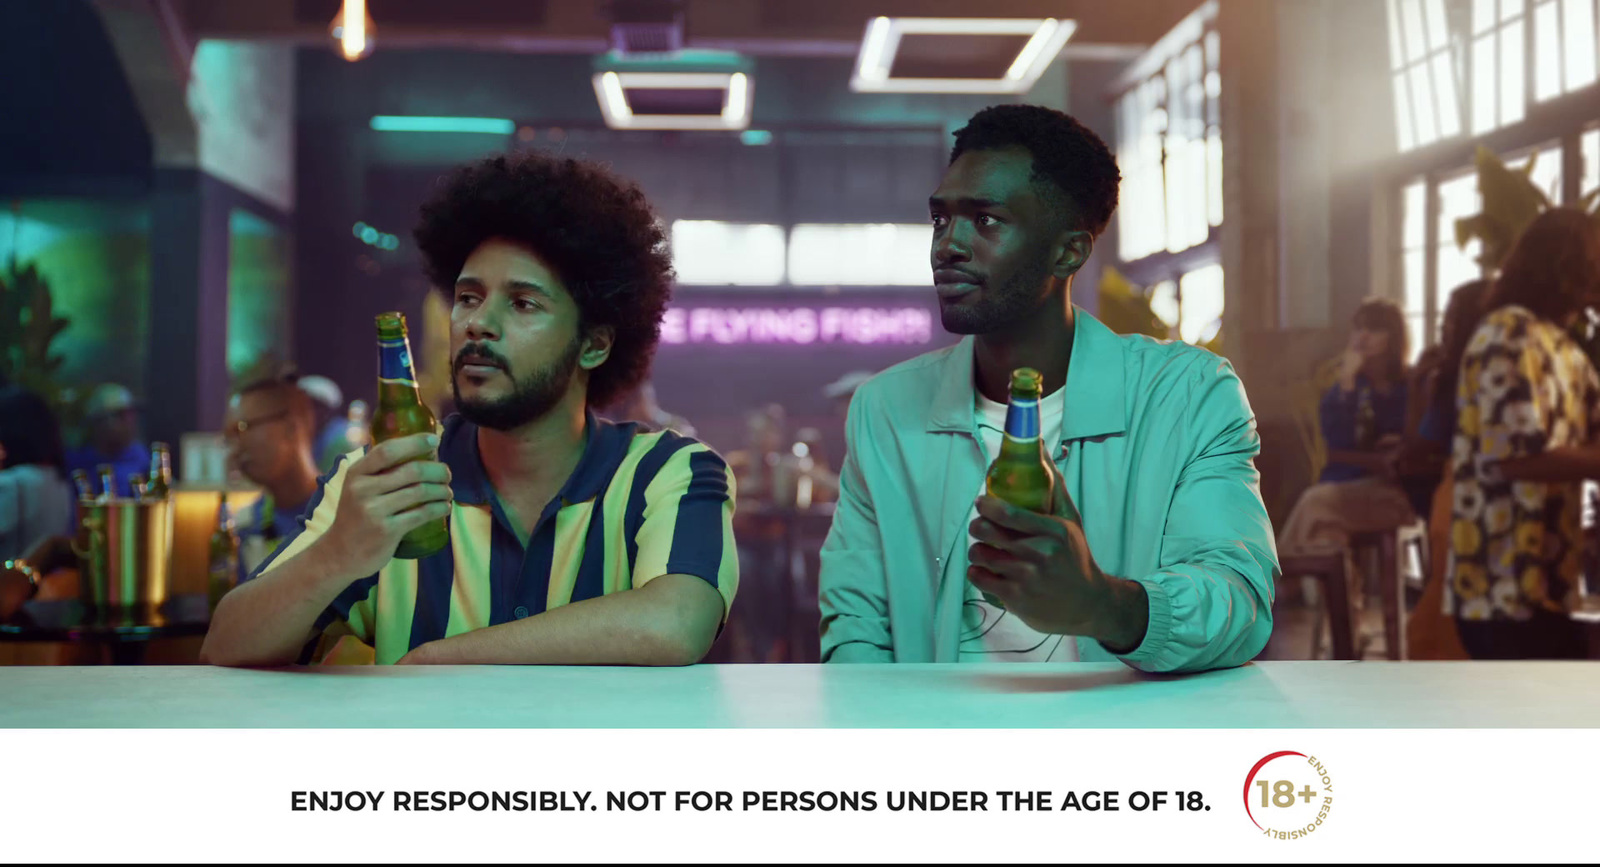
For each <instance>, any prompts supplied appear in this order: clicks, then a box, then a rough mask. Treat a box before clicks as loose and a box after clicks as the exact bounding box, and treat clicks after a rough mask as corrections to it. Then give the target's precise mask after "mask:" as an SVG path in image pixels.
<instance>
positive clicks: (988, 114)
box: [950, 105, 1122, 237]
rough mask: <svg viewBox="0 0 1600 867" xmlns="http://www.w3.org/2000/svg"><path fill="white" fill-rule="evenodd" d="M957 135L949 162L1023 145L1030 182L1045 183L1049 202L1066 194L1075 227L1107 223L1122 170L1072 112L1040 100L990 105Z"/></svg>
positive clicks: (1094, 228)
mask: <svg viewBox="0 0 1600 867" xmlns="http://www.w3.org/2000/svg"><path fill="white" fill-rule="evenodd" d="M955 136H956V144H955V147H954V148H952V149H951V151H950V162H952V163H953V162H955V161H956V159H957V158H959V157H960V156H961V155H962V154H964V153H966V152H967V151H981V150H999V149H1001V148H1008V147H1020V148H1025V149H1026V150H1027V151H1028V153H1029V154H1030V155H1032V157H1033V180H1034V182H1035V183H1044V184H1048V185H1049V187H1050V189H1049V190H1047V196H1046V200H1047V201H1049V200H1051V199H1059V198H1062V197H1064V198H1065V200H1066V202H1067V204H1068V205H1069V207H1068V208H1067V209H1066V210H1067V211H1068V212H1069V213H1068V214H1067V218H1068V219H1069V220H1070V221H1071V224H1072V226H1073V228H1075V229H1083V230H1087V231H1089V232H1091V233H1092V234H1093V235H1094V236H1095V237H1099V236H1100V233H1101V232H1104V231H1105V230H1106V226H1107V225H1108V224H1109V223H1110V222H1111V213H1112V212H1113V211H1115V210H1116V209H1117V185H1118V184H1119V183H1120V182H1121V180H1122V174H1121V172H1119V171H1117V161H1116V158H1114V157H1113V156H1112V155H1111V149H1110V148H1108V147H1106V143H1105V141H1103V140H1102V139H1101V138H1100V137H1099V136H1098V135H1095V134H1094V131H1093V130H1091V129H1089V128H1088V127H1086V126H1084V125H1083V124H1081V123H1079V122H1078V120H1077V118H1074V117H1073V116H1072V115H1070V114H1067V113H1065V112H1060V111H1056V110H1055V109H1052V108H1045V107H1044V106H1042V105H993V106H990V107H988V108H986V109H984V110H983V111H980V112H978V113H977V114H975V115H973V116H972V119H971V120H969V121H967V125H966V126H964V127H962V128H961V129H959V130H957V131H956V134H955Z"/></svg>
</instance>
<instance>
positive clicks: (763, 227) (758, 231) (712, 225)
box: [672, 220, 786, 286]
mask: <svg viewBox="0 0 1600 867" xmlns="http://www.w3.org/2000/svg"><path fill="white" fill-rule="evenodd" d="M785 252H786V251H785V250H784V232H783V227H782V226H775V225H771V224H767V223H724V222H721V221H718V220H677V221H674V222H673V224H672V264H673V267H674V268H675V269H676V270H677V272H678V282H679V283H683V284H686V285H701V286H776V285H778V284H780V283H782V282H783V271H784V267H783V266H784V259H785Z"/></svg>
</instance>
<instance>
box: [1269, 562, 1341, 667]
mask: <svg viewBox="0 0 1600 867" xmlns="http://www.w3.org/2000/svg"><path fill="white" fill-rule="evenodd" d="M1349 561H1350V558H1349V554H1348V552H1346V551H1343V550H1340V551H1333V552H1329V553H1326V554H1299V555H1291V556H1287V557H1283V558H1282V559H1281V561H1280V562H1279V564H1278V565H1279V568H1280V569H1282V574H1283V577H1284V578H1287V579H1298V578H1302V577H1306V578H1314V579H1316V581H1317V586H1318V589H1319V590H1320V591H1321V592H1319V593H1318V594H1317V595H1318V597H1319V598H1320V599H1321V600H1323V601H1322V607H1323V608H1324V609H1325V610H1326V611H1327V612H1328V627H1329V632H1330V634H1331V637H1332V645H1333V647H1332V651H1333V658H1334V659H1360V658H1361V657H1360V656H1359V655H1358V653H1357V651H1356V631H1355V626H1354V624H1355V619H1354V617H1353V616H1352V613H1351V608H1350V602H1351V597H1350V564H1349ZM1321 648H1322V618H1321V617H1320V616H1319V617H1318V618H1317V622H1316V627H1315V628H1314V629H1313V630H1312V632H1311V658H1312V659H1316V658H1317V657H1318V655H1319V652H1320V650H1321Z"/></svg>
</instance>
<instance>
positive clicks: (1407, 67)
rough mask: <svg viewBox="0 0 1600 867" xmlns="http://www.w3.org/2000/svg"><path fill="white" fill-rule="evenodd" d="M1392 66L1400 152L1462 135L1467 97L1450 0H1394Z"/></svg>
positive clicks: (1390, 6) (1391, 9)
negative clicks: (1462, 86)
mask: <svg viewBox="0 0 1600 867" xmlns="http://www.w3.org/2000/svg"><path fill="white" fill-rule="evenodd" d="M1388 11H1389V69H1390V72H1391V77H1392V80H1393V83H1394V108H1395V130H1396V131H1397V133H1398V134H1399V144H1400V150H1402V151H1408V150H1411V149H1413V148H1418V147H1422V146H1424V145H1429V144H1432V143H1434V142H1436V141H1438V140H1440V139H1446V138H1452V137H1454V136H1457V135H1460V134H1461V126H1462V124H1461V100H1460V96H1459V93H1458V91H1459V88H1458V87H1457V77H1458V73H1457V69H1456V61H1455V54H1454V53H1453V52H1452V47H1451V38H1450V35H1451V34H1450V26H1449V20H1448V18H1447V17H1446V8H1445V2H1444V0H1389V2H1388Z"/></svg>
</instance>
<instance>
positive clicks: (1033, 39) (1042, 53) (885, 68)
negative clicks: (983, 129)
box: [850, 18, 1078, 93]
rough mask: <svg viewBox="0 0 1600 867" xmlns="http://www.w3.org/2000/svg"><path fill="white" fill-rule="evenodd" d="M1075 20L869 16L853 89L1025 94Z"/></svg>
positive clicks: (1054, 57)
mask: <svg viewBox="0 0 1600 867" xmlns="http://www.w3.org/2000/svg"><path fill="white" fill-rule="evenodd" d="M1077 28H1078V24H1077V22H1076V21H1072V20H1070V19H1067V20H1060V19H1056V18H874V19H872V21H870V22H868V24H867V32H866V35H865V36H864V37H863V38H862V40H861V53H860V54H859V55H857V57H856V71H855V75H854V76H852V77H851V79H850V89H851V90H854V91H856V92H858V93H1027V92H1028V91H1029V90H1030V89H1032V88H1033V85H1034V83H1035V82H1037V81H1038V80H1039V76H1041V75H1043V74H1044V71H1045V69H1046V68H1047V67H1048V66H1049V65H1050V63H1051V62H1052V61H1054V60H1055V59H1056V55H1057V54H1059V53H1061V48H1062V46H1064V45H1066V44H1067V40H1068V39H1071V38H1072V33H1073V31H1075V30H1077Z"/></svg>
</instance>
